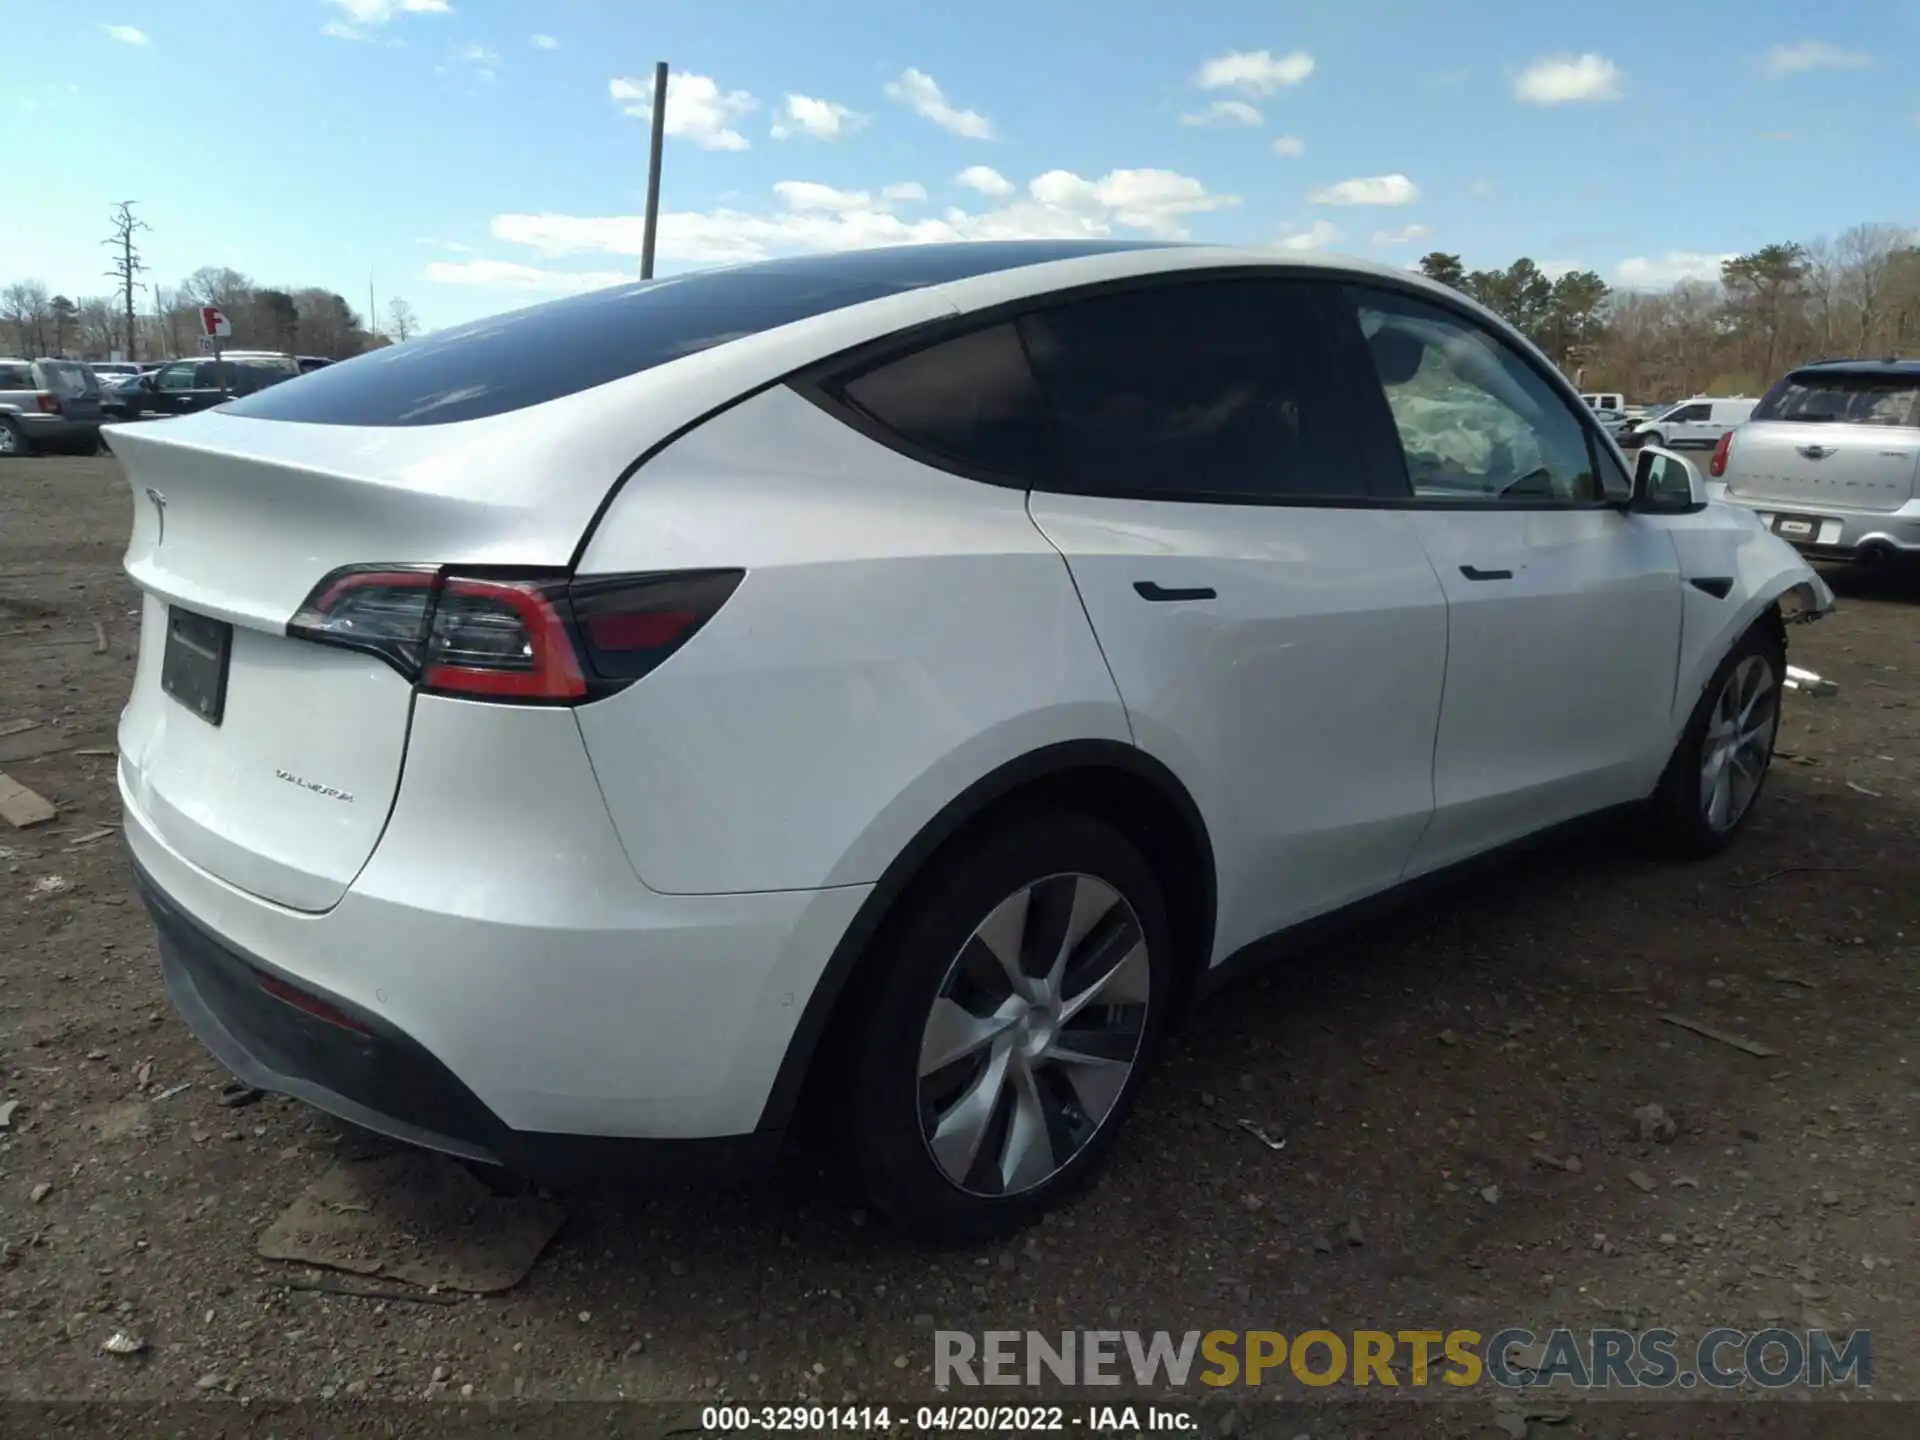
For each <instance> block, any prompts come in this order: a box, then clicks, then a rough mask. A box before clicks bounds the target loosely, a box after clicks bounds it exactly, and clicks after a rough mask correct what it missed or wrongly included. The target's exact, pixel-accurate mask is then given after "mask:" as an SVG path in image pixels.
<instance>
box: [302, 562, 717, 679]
mask: <svg viewBox="0 0 1920 1440" xmlns="http://www.w3.org/2000/svg"><path fill="white" fill-rule="evenodd" d="M743 574H744V572H743V571H739V570H701V571H674V572H669V573H666V574H658V575H631V576H615V577H607V578H602V579H591V580H573V581H569V580H567V579H566V578H565V577H564V576H538V577H528V576H526V575H524V574H521V575H511V576H498V577H494V576H480V575H472V574H466V575H446V574H442V573H440V572H438V571H435V570H431V569H426V568H423V567H414V566H399V565H356V566H350V567H348V568H346V569H343V570H338V571H335V572H334V573H333V574H331V575H328V576H327V577H326V578H325V579H323V580H322V581H321V582H320V583H319V585H317V586H315V587H314V591H313V594H312V596H311V597H309V599H308V600H307V603H306V604H304V605H302V606H301V607H300V610H299V612H298V613H297V614H296V615H295V616H294V617H293V619H292V620H291V621H290V622H288V625H287V633H288V634H289V635H292V636H295V637H297V638H299V639H304V640H316V641H319V642H320V643H322V644H327V645H340V646H345V647H347V648H349V649H354V650H365V651H368V652H369V653H372V654H375V655H378V656H380V657H381V658H382V659H383V660H385V661H386V662H387V663H388V664H389V665H391V666H393V668H394V669H396V670H398V671H399V672H400V673H401V674H402V675H405V676H406V677H407V678H408V679H409V680H412V681H414V682H416V683H417V684H419V685H420V686H421V687H422V688H423V689H426V690H430V691H433V692H435V693H438V694H444V695H462V696H468V697H471V698H474V699H485V700H507V701H522V702H532V703H548V704H553V703H558V704H572V703H577V702H579V701H581V700H587V699H592V698H594V697H596V696H598V695H604V694H607V693H610V692H611V691H613V690H617V689H619V688H620V687H621V686H623V685H626V684H629V683H631V682H632V681H634V680H637V679H639V678H640V677H641V676H643V675H645V674H646V673H647V672H648V671H650V670H652V669H653V668H654V667H655V666H657V665H659V664H660V662H661V661H663V660H665V659H666V658H667V656H669V655H671V654H672V653H673V652H674V651H675V650H677V649H679V648H680V646H682V645H683V644H685V643H686V642H687V640H688V639H690V638H691V637H692V636H693V634H694V632H695V631H697V630H698V629H699V628H700V627H701V626H702V625H704V624H706V622H707V621H708V620H709V619H711V618H712V617H713V615H714V613H715V612H716V611H718V610H719V608H720V607H721V606H722V605H723V604H725V603H726V601H727V598H728V597H729V596H730V595H732V594H733V591H734V589H735V587H737V586H738V585H739V583H740V580H741V577H742V575H743Z"/></svg>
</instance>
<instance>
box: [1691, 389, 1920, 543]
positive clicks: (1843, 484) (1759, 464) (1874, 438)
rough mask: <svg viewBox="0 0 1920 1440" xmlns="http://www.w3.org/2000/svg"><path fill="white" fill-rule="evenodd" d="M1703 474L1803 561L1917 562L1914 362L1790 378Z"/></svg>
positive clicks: (1919, 436) (1919, 437)
mask: <svg viewBox="0 0 1920 1440" xmlns="http://www.w3.org/2000/svg"><path fill="white" fill-rule="evenodd" d="M1708 469H1709V473H1710V476H1711V478H1712V480H1713V481H1714V482H1717V484H1719V485H1724V487H1725V495H1724V498H1725V499H1727V500H1731V501H1733V502H1734V503H1736V504H1739V505H1744V506H1746V507H1747V508H1748V509H1750V510H1753V511H1754V512H1755V513H1757V514H1758V515H1759V516H1760V518H1761V520H1762V521H1763V522H1764V523H1765V524H1766V526H1767V528H1768V529H1770V530H1772V531H1773V533H1774V534H1776V535H1778V536H1779V537H1780V538H1781V539H1782V540H1785V541H1787V542H1788V543H1789V544H1791V545H1792V546H1794V547H1795V548H1796V549H1798V550H1799V551H1801V552H1802V553H1803V554H1805V555H1808V556H1810V557H1813V558H1816V559H1830V560H1859V561H1868V562H1871V561H1879V560H1888V559H1896V558H1902V559H1907V560H1912V559H1915V558H1917V557H1920V360H1831V361H1822V362H1821V363H1819V364H1816V365H1803V366H1801V367H1799V368H1798V369H1796V370H1793V371H1791V372H1789V373H1788V375H1787V376H1786V378H1784V379H1783V380H1781V381H1780V383H1779V384H1777V385H1775V386H1774V387H1773V389H1772V390H1770V391H1769V392H1768V393H1767V397H1766V399H1764V400H1762V401H1761V402H1760V404H1759V406H1758V407H1757V408H1756V409H1755V410H1754V412H1753V418H1752V419H1751V420H1749V421H1748V422H1747V423H1746V424H1744V425H1742V426H1740V427H1739V428H1738V429H1737V430H1733V431H1729V432H1728V433H1727V434H1726V435H1724V436H1722V437H1721V439H1720V443H1719V445H1718V446H1717V447H1716V448H1715V449H1714V452H1713V460H1712V463H1711V464H1710V466H1709V467H1708Z"/></svg>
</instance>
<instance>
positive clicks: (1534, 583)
mask: <svg viewBox="0 0 1920 1440" xmlns="http://www.w3.org/2000/svg"><path fill="white" fill-rule="evenodd" d="M1348 293H1349V294H1350V295H1351V297H1352V299H1353V303H1354V305H1355V307H1356V311H1357V315H1358V319H1359V323H1360V328H1361V331H1362V333H1363V334H1364V335H1366V337H1367V343H1368V349H1369V351H1370V353H1371V355H1372V357H1373V360H1374V365H1375V373H1376V383H1375V386H1374V387H1373V393H1375V394H1378V395H1382V396H1383V397H1384V402H1385V405H1384V408H1385V409H1387V410H1388V411H1389V412H1390V414H1391V424H1392V427H1393V429H1394V431H1395V432H1396V433H1397V435H1398V437H1399V439H1400V442H1401V449H1402V452H1403V455H1404V459H1405V465H1406V475H1407V480H1408V482H1409V483H1410V487H1411V491H1412V497H1413V498H1412V501H1411V508H1410V509H1409V510H1408V512H1407V514H1408V516H1409V518H1410V519H1411V521H1412V522H1413V525H1414V527H1415V530H1416V533H1417V534H1418V536H1419V538H1420V541H1421V543H1422V544H1423V545H1424V546H1425V548H1426V551H1427V554H1428V555H1429V556H1430V557H1431V559H1432V562H1433V566H1434V569H1435V570H1436V571H1437V572H1438V575H1439V577H1440V583H1441V585H1442V586H1443V587H1444V589H1445V591H1446V597H1447V603H1448V625H1447V672H1446V696H1445V700H1444V703H1443V705H1442V707H1441V714H1440V725H1439V733H1438V737H1437V739H1436V741H1435V744H1434V752H1433V768H1434V781H1433V783H1434V817H1433V824H1432V826H1431V827H1430V828H1429V829H1428V831H1427V833H1426V834H1425V835H1424V836H1423V837H1422V839H1421V842H1420V847H1419V850H1418V852H1417V854H1416V855H1415V858H1414V861H1413V865H1414V868H1415V869H1416V870H1420V871H1424V870H1432V869H1437V868H1440V867H1442V866H1445V865H1448V864H1451V863H1453V862H1454V861H1457V860H1461V859H1465V858H1467V857H1468V856H1471V855H1473V854H1476V853H1478V852H1480V851H1483V850H1487V849H1491V848H1493V847H1495V846H1498V845H1501V844H1504V843H1506V842H1508V841H1511V840H1516V839H1519V838H1521V837H1523V836H1525V835H1529V834H1532V833H1534V832H1535V831H1538V830H1542V829H1545V828H1547V827H1549V826H1552V825H1554V824H1557V823H1559V822H1561V821H1564V820H1569V819H1572V818H1574V817H1576V816H1579V815H1583V814H1586V813H1588V812H1590V811H1595V810H1599V809H1602V808H1605V807H1607V806H1610V805H1614V804H1618V803H1621V802H1623V801H1628V800H1633V799H1637V798H1639V797H1640V796H1643V795H1645V794H1647V793H1648V792H1649V791H1650V790H1651V789H1652V788H1653V784H1654V782H1655V780H1656V779H1657V778H1658V774H1659V770H1660V767H1661V765H1662V764H1663V763H1664V760H1665V756H1666V750H1667V743H1668V736H1669V731H1670V720H1669V717H1670V715H1671V713H1672V704H1673V687H1674V670H1675V666H1676V664H1677V663H1678V657H1679V648H1680V620H1681V610H1682V596H1681V593H1680V579H1679V565H1678V561H1677V559H1676V557H1675V551H1674V547H1673V543H1672V541H1671V540H1670V539H1669V538H1668V536H1667V535H1666V534H1665V532H1664V531H1663V530H1661V529H1660V528H1659V527H1658V526H1657V525H1654V524H1650V523H1648V522H1647V521H1646V520H1644V519H1642V518H1641V517H1638V516H1635V515H1631V514H1628V513H1626V512H1625V511H1624V510H1623V509H1621V508H1619V507H1618V506H1617V505H1616V504H1613V503H1609V492H1612V493H1613V494H1615V495H1623V494H1624V493H1625V491H1626V490H1627V489H1628V487H1629V481H1628V477H1627V475H1626V473H1625V472H1624V470H1622V469H1620V467H1619V463H1618V461H1617V460H1616V459H1615V458H1614V456H1613V453H1612V451H1611V450H1610V449H1609V448H1608V447H1607V446H1606V445H1604V444H1603V443H1602V442H1601V441H1600V440H1599V438H1598V436H1596V435H1595V434H1594V433H1593V430H1592V426H1591V423H1590V421H1589V420H1588V419H1587V418H1586V417H1585V416H1584V415H1583V414H1582V408H1583V407H1580V406H1578V405H1577V403H1576V402H1574V401H1573V400H1572V399H1571V398H1570V397H1567V396H1565V395H1563V394H1562V393H1561V391H1560V390H1559V389H1558V388H1557V387H1556V386H1554V385H1552V384H1551V383H1549V380H1548V378H1547V375H1546V373H1545V372H1544V371H1542V370H1541V369H1539V368H1537V362H1536V361H1534V360H1532V359H1530V358H1529V357H1527V356H1526V355H1524V354H1523V353H1521V352H1520V351H1519V350H1517V349H1516V348H1514V347H1512V346H1511V345H1509V344H1508V342H1507V341H1506V340H1505V339H1504V338H1502V337H1501V336H1499V335H1498V334H1496V333H1495V332H1493V331H1492V330H1490V329H1488V328H1486V327H1485V326H1484V325H1483V324H1482V323H1481V322H1480V321H1479V320H1477V319H1476V318H1474V317H1473V316H1471V315H1469V314H1467V313H1465V312H1464V311H1457V310H1453V309H1451V308H1443V307H1442V306H1440V305H1439V304H1436V303H1433V302H1431V301H1429V300H1426V299H1424V298H1416V297H1414V296H1411V295H1407V294H1405V293H1403V292H1400V291H1395V290H1388V289H1385V288H1379V289H1376V288H1372V287H1365V286H1354V287H1352V288H1351V289H1350V290H1349V292H1348Z"/></svg>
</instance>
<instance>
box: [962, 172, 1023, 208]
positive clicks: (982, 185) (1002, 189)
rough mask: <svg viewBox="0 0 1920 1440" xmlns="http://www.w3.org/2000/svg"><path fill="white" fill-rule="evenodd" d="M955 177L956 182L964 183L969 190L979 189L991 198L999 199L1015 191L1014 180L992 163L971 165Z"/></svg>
mask: <svg viewBox="0 0 1920 1440" xmlns="http://www.w3.org/2000/svg"><path fill="white" fill-rule="evenodd" d="M953 178H954V183H956V184H959V185H964V186H966V187H967V188H968V189H969V190H978V191H979V192H980V193H981V194H982V195H985V196H986V197H987V198H988V199H989V200H998V199H1000V198H1001V197H1002V196H1006V195H1011V194H1012V193H1013V188H1014V187H1013V182H1012V181H1011V180H1009V179H1007V177H1006V176H1004V175H1002V174H1001V173H1000V172H999V171H998V170H996V169H994V168H993V167H992V166H991V165H969V166H968V167H967V168H966V169H964V170H962V171H961V172H960V173H959V174H958V175H956V176H954V177H953Z"/></svg>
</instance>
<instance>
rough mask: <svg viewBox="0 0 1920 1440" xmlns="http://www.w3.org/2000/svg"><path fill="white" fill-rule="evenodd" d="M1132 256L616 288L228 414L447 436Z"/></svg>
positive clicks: (870, 254) (941, 262) (737, 273)
mask: <svg viewBox="0 0 1920 1440" xmlns="http://www.w3.org/2000/svg"><path fill="white" fill-rule="evenodd" d="M1128 248H1137V247H1135V246H1132V245H1129V244H1126V243H1124V242H1069V241H1060V242H1026V243H1017V244H1016V243H1010V242H1009V243H983V244H977V245H906V246H899V247H894V248H890V249H879V250H856V251H846V252H843V253H839V254H833V255H814V256H806V257H801V258H797V259H790V260H768V261H762V262H760V263H758V264H753V265H736V266H730V267H727V268H724V269H717V270H705V271H696V272H695V273H693V274H690V275H676V276H673V277H671V278H669V279H664V280H646V281H641V282H639V283H637V284H633V285H615V286H612V287H610V288H608V289H605V290H595V291H592V292H590V293H588V294H585V295H574V296H570V297H568V298H567V299H564V300H554V301H551V302H549V303H548V304H545V305H536V306H533V307H532V308H530V309H526V310H516V311H514V312H512V313H511V314H507V315H494V316H490V317H488V318H487V319H485V320H476V321H473V322H472V323H470V324H467V325H458V326H455V327H453V328H452V329H448V330H436V331H434V332H433V333H432V334H429V335H422V336H420V337H418V338H416V339H413V340H409V341H408V342H407V343H406V344H404V345H389V346H387V347H385V348H384V349H380V350H374V351H370V352H369V353H367V354H365V355H359V356H355V357H354V358H353V359H351V360H344V361H341V362H340V363H338V364H335V365H329V366H327V367H326V368H325V369H321V370H316V371H314V372H313V373H312V374H311V375H307V376H305V377H303V379H302V380H301V382H300V383H299V384H298V385H288V386H275V387H273V388H272V389H271V390H265V391H262V392H261V393H260V394H258V395H254V396H250V397H249V398H247V399H245V400H241V401H239V402H237V403H235V404H232V405H228V406H225V407H223V410H222V413H223V414H226V415H240V416H245V417H247V418H250V419H256V420H297V421H303V422H305V423H308V424H314V425H378V426H397V425H445V424H451V423H453V422H454V421H459V420H477V419H480V418H482V417H483V416H487V415H499V414H502V413H504V412H506V411H509V410H518V409H521V408H522V407H524V406H528V405H539V404H542V403H544V402H546V401H549V400H557V399H559V398H560V397H561V396H563V395H571V394H574V393H575V392H577V391H581V390H588V389H592V388H593V387H594V386H597V385H605V384H607V383H609V382H610V381H614V380H619V379H622V378H624V377H625V376H628V375H636V374H638V373H640V372H641V371H643V370H649V369H651V368H653V367H654V366H656V365H664V364H666V363H667V362H669V361H672V360H678V359H681V358H682V357H684V356H687V355H693V354H697V353H699V352H700V351H702V350H708V349H711V348H712V347H714V346H716V345H722V344H725V343H726V342H727V341H729V340H738V339H741V338H743V337H745V336H748V335H755V334H759V333H760V332H762V331H766V330H773V329H777V328H778V327H779V326H782V325H790V324H793V323H794V322H796V321H799V320H806V319H810V318H811V317H813V316H815V315H824V314H826V313H827V312H829V311H832V310H840V309H845V308H847V307H849V306H853V305H860V304H864V303H866V302H867V301H870V300H878V299H881V298H882V297H884V296H888V295H898V294H901V293H903V292H906V291H910V290H917V289H921V288H923V287H925V286H930V285H943V284H946V283H948V282H950V281H953V280H960V279H964V278H967V277H969V276H973V275H984V274H989V273H992V272H994V271H999V270H1008V269H1013V268H1016V267H1019V266H1023V265H1037V264H1041V263H1044V262H1046V261H1049V260H1063V259H1069V258H1075V257H1078V256H1084V255H1090V254H1099V253H1102V252H1105V251H1110V250H1117V249H1128Z"/></svg>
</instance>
